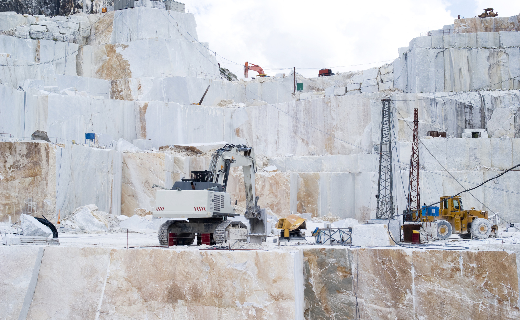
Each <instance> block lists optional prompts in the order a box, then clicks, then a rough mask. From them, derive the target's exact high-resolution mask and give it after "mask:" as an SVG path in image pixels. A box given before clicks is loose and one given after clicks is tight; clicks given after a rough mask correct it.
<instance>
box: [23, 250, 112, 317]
mask: <svg viewBox="0 0 520 320" xmlns="http://www.w3.org/2000/svg"><path fill="white" fill-rule="evenodd" d="M64 257H66V258H64ZM109 261H110V249H101V248H60V247H47V248H46V249H45V253H44V255H43V260H42V265H41V267H40V272H39V275H38V284H37V286H36V290H35V292H34V296H33V299H32V302H31V307H30V309H29V314H28V315H27V317H28V319H74V318H76V319H94V318H96V314H97V310H98V307H99V303H100V299H102V298H103V290H104V286H105V283H106V277H107V272H108V266H109Z"/></svg>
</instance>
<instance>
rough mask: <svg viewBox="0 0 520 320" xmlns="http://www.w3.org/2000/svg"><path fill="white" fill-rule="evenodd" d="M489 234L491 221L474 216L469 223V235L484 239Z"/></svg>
mask: <svg viewBox="0 0 520 320" xmlns="http://www.w3.org/2000/svg"><path fill="white" fill-rule="evenodd" d="M490 234H491V223H490V222H489V221H488V220H487V219H482V218H476V219H475V220H473V222H472V223H471V235H472V236H473V238H477V239H486V238H489V235H490Z"/></svg>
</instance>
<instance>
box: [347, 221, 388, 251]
mask: <svg viewBox="0 0 520 320" xmlns="http://www.w3.org/2000/svg"><path fill="white" fill-rule="evenodd" d="M352 245H354V246H360V247H388V246H394V245H395V243H394V241H393V240H392V239H391V238H390V235H389V233H388V227H387V225H386V224H358V225H355V226H353V227H352Z"/></svg>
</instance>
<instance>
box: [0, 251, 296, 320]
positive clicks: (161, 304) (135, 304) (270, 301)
mask: <svg viewBox="0 0 520 320" xmlns="http://www.w3.org/2000/svg"><path fill="white" fill-rule="evenodd" d="M2 250H3V249H2ZM2 250H0V252H1V251H2ZM63 257H67V259H65V260H66V261H62V260H63ZM300 259H301V257H300V256H299V255H298V254H295V253H287V252H262V251H257V252H252V251H244V252H236V251H235V252H227V253H226V252H223V251H220V252H211V251H191V250H189V251H182V250H181V251H173V250H160V249H144V250H143V249H140V250H130V251H127V250H119V249H112V250H110V249H98V248H46V249H45V254H44V257H43V260H42V266H41V268H40V272H39V277H38V279H39V280H38V284H37V286H36V290H35V292H34V297H33V299H32V303H31V307H30V309H29V314H28V317H29V318H38V319H51V318H55V316H56V314H57V313H59V314H60V317H63V318H64V319H65V318H74V317H76V316H80V317H81V318H95V317H99V318H100V319H114V318H132V317H135V315H136V314H139V318H151V317H152V316H153V317H158V318H160V319H165V318H166V319H167V318H170V317H174V318H175V319H178V318H179V319H183V318H190V319H208V318H215V319H217V318H225V319H244V318H248V319H297V318H301V316H300V315H299V314H298V312H299V311H297V309H296V307H297V305H298V304H297V303H296V299H297V297H298V295H299V294H300V293H299V292H298V290H300V288H299V287H298V284H299V285H301V283H302V282H301V277H302V274H301V260H300ZM298 263H299V266H300V269H298V267H297V266H298ZM69 268H70V272H66V275H62V276H60V275H59V274H60V273H61V272H56V271H57V270H67V269H69ZM0 272H3V268H2V267H0ZM296 272H298V273H296ZM0 274H1V273H0ZM8 279H9V278H7V279H6V280H8ZM62 296H63V298H60V297H62ZM80 297H81V298H80ZM300 305H301V303H300ZM0 312H1V311H0Z"/></svg>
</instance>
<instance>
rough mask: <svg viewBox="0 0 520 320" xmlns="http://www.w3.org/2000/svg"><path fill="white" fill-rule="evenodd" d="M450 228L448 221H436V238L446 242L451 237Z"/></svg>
mask: <svg viewBox="0 0 520 320" xmlns="http://www.w3.org/2000/svg"><path fill="white" fill-rule="evenodd" d="M451 232H452V228H451V224H450V223H449V222H448V221H444V220H441V221H438V222H437V238H438V239H439V240H446V239H448V238H449V237H450V236H451Z"/></svg>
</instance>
